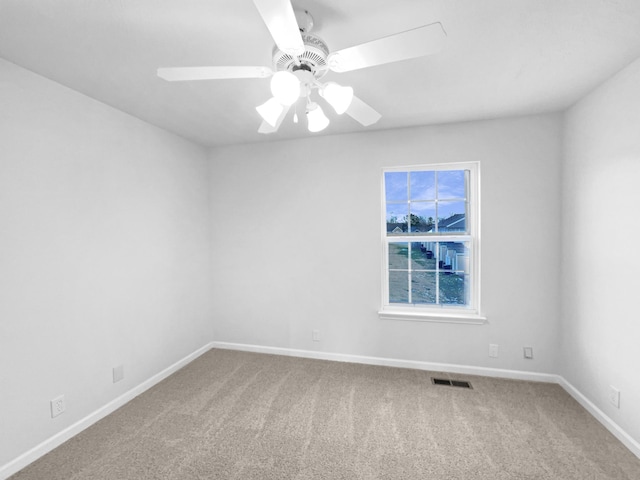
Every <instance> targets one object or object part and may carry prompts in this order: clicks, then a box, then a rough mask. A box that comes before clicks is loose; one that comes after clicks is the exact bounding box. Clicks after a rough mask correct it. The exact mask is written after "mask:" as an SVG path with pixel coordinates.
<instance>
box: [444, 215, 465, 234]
mask: <svg viewBox="0 0 640 480" xmlns="http://www.w3.org/2000/svg"><path fill="white" fill-rule="evenodd" d="M465 228H466V223H465V214H464V213H455V214H453V215H451V216H450V217H449V218H445V219H444V220H440V222H439V223H438V230H443V229H447V230H464V229H465Z"/></svg>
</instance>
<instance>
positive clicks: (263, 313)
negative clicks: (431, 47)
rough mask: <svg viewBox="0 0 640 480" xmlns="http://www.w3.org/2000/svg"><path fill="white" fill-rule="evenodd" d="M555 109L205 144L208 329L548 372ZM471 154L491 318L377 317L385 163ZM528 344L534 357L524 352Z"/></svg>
mask: <svg viewBox="0 0 640 480" xmlns="http://www.w3.org/2000/svg"><path fill="white" fill-rule="evenodd" d="M561 120H562V119H561V117H560V116H558V115H547V116H536V117H526V118H510V119H505V120H496V121H486V122H473V123H464V124H455V125H444V126H435V127H421V128H412V129H402V130H392V131H381V132H367V133H361V134H352V135H343V136H333V137H309V138H306V139H304V140H300V141H284V142H275V143H265V144H255V145H245V146H234V147H228V148H220V149H216V150H213V151H212V153H211V159H212V170H211V185H212V212H213V224H214V233H213V235H214V237H213V256H214V257H213V262H214V263H213V265H214V287H213V292H214V316H215V318H216V322H215V329H216V330H215V333H214V339H215V340H216V341H219V342H232V343H244V344H254V345H261V346H271V347H281V348H292V349H304V350H320V351H323V352H332V353H341V354H351V355H364V356H376V357H384V358H395V359H403V360H416V361H423V362H443V363H450V364H459V365H471V366H477V367H492V368H504V369H516V370H525V371H534V372H544V373H556V372H557V367H556V358H557V349H558V345H557V338H558V334H559V326H558V322H559V301H560V297H559V268H558V265H559V261H560V233H559V229H560V219H559V204H560V160H561V157H560V156H561ZM476 160H479V161H480V162H481V176H482V186H481V188H482V213H481V214H482V310H483V313H484V314H485V315H486V316H487V317H488V318H489V324H488V325H482V326H477V325H452V324H443V323H423V322H410V321H392V320H380V319H379V318H378V316H377V310H378V308H379V307H380V302H381V298H380V295H381V294H380V290H381V280H380V277H381V261H382V259H381V240H380V231H381V220H380V215H381V212H380V210H381V200H380V197H381V191H380V178H381V169H382V168H383V167H385V166H394V165H409V164H422V163H443V162H460V161H476ZM313 329H318V330H320V332H321V337H322V341H321V342H320V343H314V342H313V341H312V336H311V332H312V330H313ZM489 343H497V344H499V345H500V357H499V358H497V359H494V358H489V357H488V345H489ZM523 346H532V347H533V348H534V352H535V359H534V360H524V359H523V354H522V347H523Z"/></svg>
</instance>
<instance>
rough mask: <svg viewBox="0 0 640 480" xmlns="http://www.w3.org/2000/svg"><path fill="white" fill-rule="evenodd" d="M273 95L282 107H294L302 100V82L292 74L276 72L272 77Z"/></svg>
mask: <svg viewBox="0 0 640 480" xmlns="http://www.w3.org/2000/svg"><path fill="white" fill-rule="evenodd" d="M271 93H272V94H273V97H274V98H275V99H276V100H278V102H280V103H281V104H282V105H292V104H293V103H295V101H296V100H298V98H300V80H298V77H296V76H295V75H294V74H293V73H291V72H287V71H282V72H276V73H274V74H273V77H271Z"/></svg>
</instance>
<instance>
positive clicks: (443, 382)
mask: <svg viewBox="0 0 640 480" xmlns="http://www.w3.org/2000/svg"><path fill="white" fill-rule="evenodd" d="M431 382H432V383H433V384H434V385H448V386H449V387H460V388H471V384H470V383H469V382H466V381H464V380H447V379H446V378H434V377H431Z"/></svg>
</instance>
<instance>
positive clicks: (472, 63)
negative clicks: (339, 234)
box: [0, 0, 640, 146]
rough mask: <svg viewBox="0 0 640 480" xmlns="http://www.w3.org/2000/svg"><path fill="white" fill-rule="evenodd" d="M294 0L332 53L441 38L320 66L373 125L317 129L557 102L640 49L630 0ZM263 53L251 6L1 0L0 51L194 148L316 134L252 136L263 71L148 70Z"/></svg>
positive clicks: (258, 60) (636, 3)
mask: <svg viewBox="0 0 640 480" xmlns="http://www.w3.org/2000/svg"><path fill="white" fill-rule="evenodd" d="M292 3H293V6H294V7H296V8H301V9H307V10H309V11H310V13H311V14H312V15H313V17H314V19H315V27H314V31H313V33H315V34H317V35H319V36H321V37H322V38H323V39H324V40H325V41H326V42H327V44H328V45H329V48H330V49H331V50H332V51H335V50H338V49H341V48H345V47H348V46H352V45H356V44H359V43H363V42H365V41H368V40H373V39H376V38H380V37H383V36H386V35H390V34H393V33H396V32H400V31H404V30H408V29H411V28H414V27H417V26H420V25H425V24H429V23H433V22H436V21H439V22H441V23H442V25H443V26H444V28H445V30H446V32H447V40H446V44H445V49H444V50H443V51H442V52H441V53H439V54H437V55H434V56H429V57H422V58H418V59H414V60H408V61H404V62H398V63H393V64H388V65H384V66H378V67H371V68H367V69H363V70H359V71H354V72H348V73H342V74H337V73H329V74H328V75H327V76H326V77H325V78H324V80H335V81H337V82H339V83H341V84H346V85H351V86H353V87H354V89H355V92H356V95H357V96H358V97H360V98H361V99H362V100H364V101H365V102H367V103H369V104H370V105H371V106H373V107H374V108H375V109H376V110H378V111H379V112H380V113H381V114H382V119H381V120H380V121H379V122H378V123H377V124H375V125H373V126H371V127H368V128H365V127H362V126H361V125H359V124H358V123H356V122H355V120H353V119H352V118H350V117H348V116H346V115H343V116H340V117H338V116H337V115H335V113H334V112H333V111H330V110H329V108H326V109H325V110H326V112H327V115H328V116H329V118H330V120H331V125H330V126H329V128H327V129H326V130H325V131H324V132H322V134H336V133H346V132H355V131H363V130H367V129H369V130H371V129H387V128H396V127H405V126H411V125H424V124H433V123H445V122H454V121H465V120H474V119H485V118H495V117H501V116H506V115H522V114H530V113H539V112H547V111H557V110H562V109H564V108H566V107H567V106H570V105H571V104H572V103H574V102H575V101H576V100H578V99H579V98H580V97H582V96H583V95H584V94H586V93H587V92H589V91H590V90H591V89H592V88H594V87H595V86H596V85H598V84H599V83H601V82H602V81H604V80H606V79H607V78H609V77H610V76H611V75H613V74H614V73H616V72H617V71H619V70H620V69H622V68H623V67H625V66H626V65H628V64H629V63H631V62H632V61H633V60H634V59H636V58H638V57H639V56H640V0H393V1H389V0H332V1H331V0H316V1H312V0H292ZM272 48H273V41H272V40H271V37H270V36H269V33H268V30H267V28H266V26H265V25H264V23H263V21H262V19H261V18H260V16H259V15H258V12H257V10H256V8H255V7H254V5H253V2H252V1H251V0H0V56H1V57H3V58H4V59H6V60H8V61H10V62H13V63H15V64H17V65H20V66H22V67H25V68H27V69H29V70H32V71H33V72H36V73H38V74H40V75H43V76H45V77H47V78H50V79H52V80H54V81H56V82H59V83H61V84H63V85H66V86H67V87H69V88H72V89H74V90H77V91H78V92H82V93H84V94H86V95H88V96H89V97H92V98H95V99H97V100H99V101H101V102H104V103H106V104H108V105H111V106H113V107H115V108H117V109H120V110H122V111H124V112H127V113H130V114H131V115H134V116H136V117H138V118H141V119H142V120H145V121H147V122H149V123H152V124H154V125H157V126H159V127H162V128H164V129H166V130H169V131H172V132H175V133H177V134H179V135H182V136H184V137H186V138H188V139H191V140H193V141H195V142H197V143H200V144H202V145H206V146H218V145H228V144H234V143H246V142H258V141H266V140H277V139H285V138H297V137H306V136H310V135H318V134H311V133H309V132H308V131H307V130H306V127H305V125H304V122H302V121H301V122H300V123H298V124H294V123H293V122H292V121H291V118H288V119H285V122H284V123H283V126H282V128H281V129H280V131H279V132H278V133H277V134H272V135H270V136H264V135H261V134H258V133H257V129H258V126H259V124H260V121H261V119H260V117H259V116H258V114H257V112H256V111H255V106H256V105H258V104H261V103H263V102H264V101H265V100H267V99H268V98H269V97H270V92H269V80H268V79H242V80H213V81H194V82H181V83H175V82H174V83H169V82H165V81H164V80H161V79H159V78H158V77H157V76H156V69H157V68H158V67H174V66H203V65H266V66H271V51H272ZM0 80H1V79H0ZM290 115H292V114H291V113H290Z"/></svg>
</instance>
